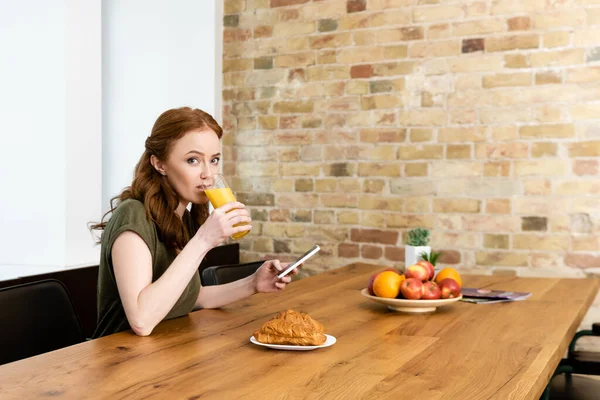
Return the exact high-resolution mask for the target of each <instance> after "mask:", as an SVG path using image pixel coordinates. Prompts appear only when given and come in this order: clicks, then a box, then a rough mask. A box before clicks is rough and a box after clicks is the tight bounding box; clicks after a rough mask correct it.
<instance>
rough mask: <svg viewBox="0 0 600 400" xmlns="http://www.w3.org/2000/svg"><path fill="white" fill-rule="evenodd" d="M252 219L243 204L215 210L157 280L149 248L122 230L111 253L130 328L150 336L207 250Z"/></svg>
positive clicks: (131, 233)
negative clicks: (236, 225)
mask: <svg viewBox="0 0 600 400" xmlns="http://www.w3.org/2000/svg"><path fill="white" fill-rule="evenodd" d="M250 221H251V219H250V217H249V215H248V211H247V210H246V209H245V208H244V205H243V204H241V203H238V202H233V203H229V204H226V205H224V206H223V207H219V208H217V209H215V210H214V211H213V212H212V213H211V215H210V216H209V217H208V218H207V220H206V222H205V223H204V224H203V225H202V226H201V227H200V229H198V231H197V232H196V234H195V235H194V236H193V237H192V239H191V240H190V241H189V242H188V243H187V245H186V246H185V247H184V248H183V250H182V251H181V252H180V253H179V254H178V255H177V257H175V259H174V260H173V262H172V263H171V265H170V266H169V268H167V270H166V271H165V273H164V274H163V275H162V276H161V277H160V278H159V279H157V280H156V281H155V282H154V283H153V282H152V256H151V254H150V249H148V246H147V245H146V243H145V242H144V241H143V240H142V238H141V237H140V236H138V235H137V234H136V233H134V232H131V231H126V232H123V233H121V234H120V235H119V236H118V237H117V239H116V240H115V242H114V244H113V247H112V252H111V255H112V261H113V269H114V271H115V278H116V280H117V287H118V289H119V296H120V297H121V302H122V303H123V308H124V309H125V315H126V316H127V320H128V321H129V325H130V326H131V329H133V331H134V332H135V333H136V334H137V335H140V336H147V335H149V334H150V333H151V332H152V330H153V329H154V327H155V326H156V325H158V323H159V322H160V321H162V320H163V318H164V317H165V316H166V315H167V314H168V313H169V311H170V310H171V309H172V308H173V305H175V303H176V302H177V299H179V297H180V296H181V293H183V290H184V289H185V288H186V286H187V285H188V283H189V282H190V280H191V279H192V276H193V275H194V274H195V273H196V272H197V270H198V266H199V265H200V262H201V261H202V259H203V258H204V256H205V255H206V253H207V252H208V251H209V250H210V249H212V248H213V247H215V246H217V245H218V244H219V243H221V242H222V241H223V240H225V239H226V238H227V237H229V236H231V235H232V234H234V233H237V232H242V231H244V230H248V229H250V228H251V226H250V225H249V224H248V225H242V226H239V227H235V228H234V227H233V225H235V224H237V223H239V222H248V223H249V222H250Z"/></svg>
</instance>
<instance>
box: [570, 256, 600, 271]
mask: <svg viewBox="0 0 600 400" xmlns="http://www.w3.org/2000/svg"><path fill="white" fill-rule="evenodd" d="M565 264H567V265H568V266H569V267H573V268H583V269H585V268H600V255H594V254H585V253H567V255H566V256H565Z"/></svg>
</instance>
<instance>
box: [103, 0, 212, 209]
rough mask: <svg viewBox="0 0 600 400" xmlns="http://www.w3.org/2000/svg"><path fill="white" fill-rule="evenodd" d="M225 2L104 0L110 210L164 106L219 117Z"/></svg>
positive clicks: (105, 189)
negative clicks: (192, 110) (196, 110)
mask: <svg viewBox="0 0 600 400" xmlns="http://www.w3.org/2000/svg"><path fill="white" fill-rule="evenodd" d="M217 3H218V4H219V5H217ZM220 3H221V1H220V0H210V1H207V0H203V1H198V0H174V1H169V2H166V1H163V0H129V1H122V0H105V1H104V2H103V4H102V20H103V23H102V37H103V48H102V61H103V75H102V76H103V92H104V100H103V115H102V121H103V125H104V128H103V130H104V142H103V165H104V175H103V192H104V193H103V208H104V209H105V210H107V209H108V202H109V200H110V198H112V197H113V196H115V195H117V194H119V193H120V192H121V191H122V190H123V188H124V187H126V186H128V185H129V184H130V183H131V180H132V178H133V170H134V168H135V165H136V163H137V162H138V160H139V158H140V156H141V155H142V153H143V151H144V141H145V140H146V137H148V136H149V135H150V131H151V129H152V126H153V125H154V122H155V121H156V118H158V116H159V115H160V114H161V113H162V112H163V111H166V110H168V109H170V108H175V107H181V106H190V107H197V108H201V109H202V110H204V111H206V112H208V113H210V114H211V115H213V116H215V118H217V120H218V121H219V120H220V110H221V100H220V99H221V87H222V85H221V68H220V65H221V58H222V56H221V55H222V50H221V49H222V47H221V45H220V43H221V37H222V36H221V32H222V15H223V14H222V11H221V8H220ZM217 68H218V69H217ZM217 111H218V115H216V114H215V113H216V112H217Z"/></svg>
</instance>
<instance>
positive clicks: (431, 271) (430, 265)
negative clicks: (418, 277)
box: [417, 260, 435, 281]
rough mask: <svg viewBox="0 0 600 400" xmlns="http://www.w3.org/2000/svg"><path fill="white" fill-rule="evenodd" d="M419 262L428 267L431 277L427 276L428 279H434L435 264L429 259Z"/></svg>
mask: <svg viewBox="0 0 600 400" xmlns="http://www.w3.org/2000/svg"><path fill="white" fill-rule="evenodd" d="M417 264H419V265H422V266H424V267H425V268H427V271H429V277H428V278H427V280H428V281H431V280H433V277H434V276H435V268H434V267H433V264H432V263H430V262H429V261H425V260H421V261H419V262H418V263H417Z"/></svg>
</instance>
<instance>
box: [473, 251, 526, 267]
mask: <svg viewBox="0 0 600 400" xmlns="http://www.w3.org/2000/svg"><path fill="white" fill-rule="evenodd" d="M528 256H529V254H527V253H511V252H503V251H502V252H501V251H478V252H477V253H476V254H475V262H476V263H477V265H486V266H491V267H526V266H527V263H528V261H527V259H528Z"/></svg>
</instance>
